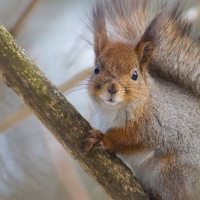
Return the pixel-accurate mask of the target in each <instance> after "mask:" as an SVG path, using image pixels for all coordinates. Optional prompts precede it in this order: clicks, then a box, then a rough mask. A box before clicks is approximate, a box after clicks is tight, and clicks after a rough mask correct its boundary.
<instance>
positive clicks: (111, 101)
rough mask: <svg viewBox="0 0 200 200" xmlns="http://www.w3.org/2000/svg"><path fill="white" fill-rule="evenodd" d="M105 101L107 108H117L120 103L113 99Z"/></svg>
mask: <svg viewBox="0 0 200 200" xmlns="http://www.w3.org/2000/svg"><path fill="white" fill-rule="evenodd" d="M103 101H104V103H105V104H106V105H107V106H111V107H114V106H117V105H118V104H119V103H120V102H118V101H116V100H114V99H112V98H109V99H104V100H103Z"/></svg>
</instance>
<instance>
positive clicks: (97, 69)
mask: <svg viewBox="0 0 200 200" xmlns="http://www.w3.org/2000/svg"><path fill="white" fill-rule="evenodd" d="M94 73H95V74H99V66H98V65H97V66H96V67H95V68H94Z"/></svg>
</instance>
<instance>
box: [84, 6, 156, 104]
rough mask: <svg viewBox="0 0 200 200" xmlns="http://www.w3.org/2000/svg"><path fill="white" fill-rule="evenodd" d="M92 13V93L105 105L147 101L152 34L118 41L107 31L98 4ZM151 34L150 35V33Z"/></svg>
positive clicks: (94, 98) (89, 86)
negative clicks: (132, 39)
mask: <svg viewBox="0 0 200 200" xmlns="http://www.w3.org/2000/svg"><path fill="white" fill-rule="evenodd" d="M95 9H96V10H94V13H93V35H94V53H95V67H94V71H93V73H92V75H91V78H90V80H89V84H88V92H89V95H90V97H91V98H92V99H93V100H94V101H96V102H98V103H101V104H103V105H106V106H110V107H116V106H117V107H119V106H121V105H123V104H127V103H128V102H132V103H134V102H137V105H138V102H146V100H147V99H148V86H147V82H146V77H147V67H148V64H149V62H150V60H151V57H152V54H153V50H154V42H153V39H152V38H153V37H152V36H151V35H150V34H145V35H144V36H143V37H141V39H140V41H139V42H138V44H137V45H133V44H134V43H135V41H134V42H132V41H130V42H116V41H114V40H113V39H112V38H111V36H109V37H108V34H107V31H106V19H105V15H104V13H103V10H101V7H100V6H99V4H97V6H96V8H95ZM149 36H151V37H149Z"/></svg>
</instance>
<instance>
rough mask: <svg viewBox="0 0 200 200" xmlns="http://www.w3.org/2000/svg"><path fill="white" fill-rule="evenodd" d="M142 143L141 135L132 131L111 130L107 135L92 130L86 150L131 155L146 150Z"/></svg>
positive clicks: (86, 142)
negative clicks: (92, 149)
mask: <svg viewBox="0 0 200 200" xmlns="http://www.w3.org/2000/svg"><path fill="white" fill-rule="evenodd" d="M140 141H141V140H140V134H138V133H137V132H134V133H133V132H132V131H131V132H130V130H129V131H126V130H124V129H110V130H108V132H107V133H106V134H103V133H102V132H101V131H99V130H92V131H90V133H89V135H88V137H87V138H86V139H85V141H84V143H85V146H84V150H85V151H89V150H90V149H91V148H92V147H93V148H95V149H102V150H108V151H110V152H114V153H123V154H129V153H133V152H136V151H138V150H141V148H144V145H143V143H141V142H140Z"/></svg>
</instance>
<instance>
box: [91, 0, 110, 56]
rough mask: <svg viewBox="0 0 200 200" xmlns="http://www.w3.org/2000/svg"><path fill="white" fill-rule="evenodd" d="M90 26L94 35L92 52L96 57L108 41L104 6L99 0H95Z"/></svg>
mask: <svg viewBox="0 0 200 200" xmlns="http://www.w3.org/2000/svg"><path fill="white" fill-rule="evenodd" d="M92 26H93V35H94V52H95V56H96V57H98V56H99V54H100V52H101V51H102V50H103V49H104V48H105V46H106V45H107V43H108V36H107V30H106V16H105V11H104V6H103V5H102V3H101V2H100V1H97V2H96V5H95V7H94V8H93V17H92Z"/></svg>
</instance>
